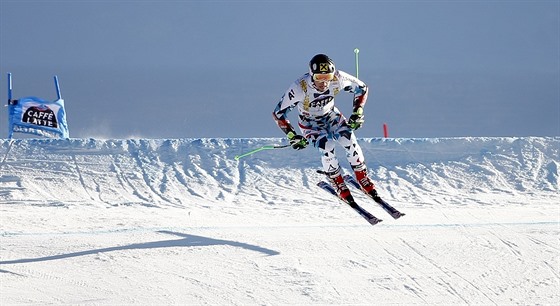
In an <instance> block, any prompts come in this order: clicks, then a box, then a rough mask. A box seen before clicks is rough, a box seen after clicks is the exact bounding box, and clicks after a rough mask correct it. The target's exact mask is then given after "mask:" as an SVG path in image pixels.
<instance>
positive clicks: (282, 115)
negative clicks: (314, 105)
mask: <svg viewBox="0 0 560 306" xmlns="http://www.w3.org/2000/svg"><path fill="white" fill-rule="evenodd" d="M298 103H299V100H298V97H296V91H295V89H294V86H291V87H290V88H288V90H287V91H286V93H285V94H284V95H283V96H282V99H280V102H278V105H276V108H275V109H274V112H272V118H273V119H274V121H275V122H276V124H277V125H278V127H279V128H280V129H281V130H282V132H284V134H286V135H287V136H288V138H290V137H289V135H290V134H292V135H295V134H296V131H295V130H294V127H293V126H292V124H291V123H290V120H288V113H289V112H290V111H291V110H292V109H293V108H294V107H295V106H296V105H297V104H298Z"/></svg>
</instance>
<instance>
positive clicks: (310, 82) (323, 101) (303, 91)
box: [273, 54, 378, 203]
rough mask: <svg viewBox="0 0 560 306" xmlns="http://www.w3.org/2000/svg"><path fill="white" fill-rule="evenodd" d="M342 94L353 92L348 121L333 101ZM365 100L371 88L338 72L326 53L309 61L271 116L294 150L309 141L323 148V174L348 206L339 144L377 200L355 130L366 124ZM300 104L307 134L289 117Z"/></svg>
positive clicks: (302, 124) (364, 185)
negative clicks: (342, 92) (337, 155)
mask: <svg viewBox="0 0 560 306" xmlns="http://www.w3.org/2000/svg"><path fill="white" fill-rule="evenodd" d="M341 91H345V92H348V93H351V94H354V99H353V111H352V115H351V116H350V118H349V119H348V120H346V118H345V117H344V116H343V115H342V113H341V112H340V111H339V110H338V108H337V107H336V106H335V103H334V98H335V96H336V95H337V94H338V93H340V92H341ZM367 96H368V89H367V86H366V84H365V83H364V82H362V81H361V80H359V79H358V78H356V77H354V76H352V75H350V74H348V73H346V72H344V71H341V70H337V69H336V68H335V65H334V62H333V61H332V60H331V59H330V58H329V57H328V56H327V55H325V54H317V55H315V56H314V57H313V58H312V59H311V61H310V62H309V73H306V74H304V75H303V76H301V77H300V78H299V79H297V80H296V81H295V82H294V83H292V85H291V86H290V87H289V88H288V90H287V91H286V93H285V94H284V95H283V96H282V98H281V100H280V102H278V105H277V106H276V108H275V109H274V112H273V117H274V120H275V121H276V123H277V124H278V127H280V129H282V131H283V132H284V133H285V134H286V136H287V137H288V139H289V140H290V144H291V145H292V147H293V148H294V149H296V150H300V149H303V148H305V147H307V145H308V144H309V143H311V144H312V145H313V146H314V147H315V148H317V149H318V150H319V153H320V154H321V162H322V165H323V170H324V172H325V173H326V174H327V175H328V177H329V179H330V181H331V184H332V185H333V186H334V188H335V189H336V192H337V194H338V196H339V197H341V198H342V199H345V200H346V202H348V203H355V201H354V198H353V197H352V194H351V193H350V190H349V189H348V187H347V186H346V183H345V182H344V178H343V176H342V171H341V168H340V165H339V162H338V159H337V158H336V155H335V146H336V142H338V143H339V144H340V145H341V146H342V147H343V148H344V149H345V150H346V156H347V159H348V162H349V163H350V166H351V167H352V169H353V170H354V174H355V176H356V179H357V181H358V182H359V184H360V185H361V187H362V189H363V190H364V192H366V193H368V194H369V195H370V196H371V197H372V198H378V196H377V191H376V190H375V186H374V184H373V182H372V181H371V179H370V178H369V177H368V173H367V167H366V164H365V160H364V154H363V153H362V149H361V147H360V145H359V144H358V142H357V140H356V136H355V135H354V132H353V131H354V130H357V129H359V128H360V127H361V126H362V124H363V122H364V116H363V112H364V111H363V108H364V105H365V104H366V101H367ZM296 106H297V110H298V115H299V120H298V121H299V122H298V123H299V128H300V131H301V134H303V135H300V134H298V133H297V132H296V131H295V130H294V128H293V126H292V124H291V123H290V121H289V120H288V117H287V115H288V113H289V112H290V111H291V110H292V109H294V108H295V107H296Z"/></svg>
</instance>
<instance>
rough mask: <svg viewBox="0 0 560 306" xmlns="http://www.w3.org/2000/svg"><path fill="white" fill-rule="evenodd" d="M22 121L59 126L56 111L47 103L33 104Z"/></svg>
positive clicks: (53, 126)
mask: <svg viewBox="0 0 560 306" xmlns="http://www.w3.org/2000/svg"><path fill="white" fill-rule="evenodd" d="M22 122H24V123H29V124H34V125H40V126H46V127H52V128H58V122H57V121H56V115H55V114H54V111H53V110H52V109H50V108H49V107H48V106H46V105H38V106H31V107H29V108H28V109H26V110H25V112H24V113H23V119H22Z"/></svg>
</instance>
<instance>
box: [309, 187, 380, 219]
mask: <svg viewBox="0 0 560 306" xmlns="http://www.w3.org/2000/svg"><path fill="white" fill-rule="evenodd" d="M317 186H319V187H320V188H321V189H323V190H325V191H326V192H328V193H330V194H332V195H334V196H335V197H337V198H338V199H339V200H341V201H342V202H344V203H345V204H347V205H348V206H350V207H351V208H352V209H353V210H354V211H355V212H357V213H358V214H359V215H360V216H362V218H364V219H365V220H366V221H367V222H368V223H369V224H371V225H375V224H377V223H379V222H381V221H383V220H381V219H379V218H377V217H375V216H374V215H372V214H371V213H370V212H368V211H367V210H365V209H363V208H362V207H361V206H360V205H358V204H357V203H356V202H354V201H352V202H349V201H347V200H346V199H343V198H341V197H340V196H338V194H337V193H336V190H335V189H334V188H333V186H331V184H329V183H327V182H325V181H320V182H319V183H317Z"/></svg>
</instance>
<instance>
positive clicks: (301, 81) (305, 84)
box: [290, 73, 311, 93]
mask: <svg viewBox="0 0 560 306" xmlns="http://www.w3.org/2000/svg"><path fill="white" fill-rule="evenodd" d="M310 82H311V76H310V75H309V73H306V74H304V75H302V76H301V77H299V78H298V79H297V80H295V81H294V82H293V83H292V84H291V85H290V89H293V90H295V91H296V92H300V93H307V89H308V88H309V87H310V86H311V83H310Z"/></svg>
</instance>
